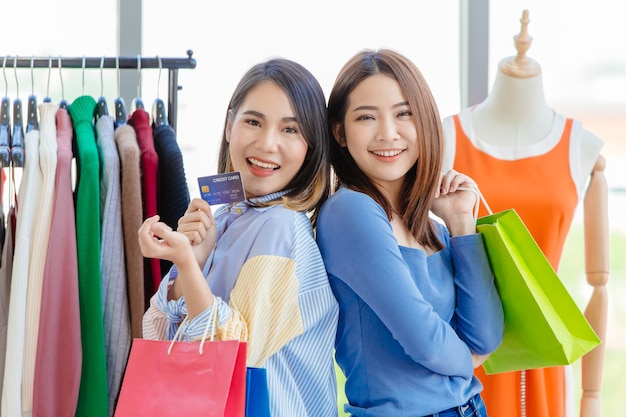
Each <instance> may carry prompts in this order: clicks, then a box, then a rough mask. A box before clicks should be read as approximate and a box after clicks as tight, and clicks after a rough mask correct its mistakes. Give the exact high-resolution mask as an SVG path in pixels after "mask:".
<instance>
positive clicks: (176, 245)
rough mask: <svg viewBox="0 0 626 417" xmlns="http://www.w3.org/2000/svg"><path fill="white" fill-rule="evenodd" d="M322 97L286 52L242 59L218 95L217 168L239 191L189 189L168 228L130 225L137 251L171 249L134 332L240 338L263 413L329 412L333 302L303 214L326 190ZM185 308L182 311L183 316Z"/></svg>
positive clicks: (154, 253)
mask: <svg viewBox="0 0 626 417" xmlns="http://www.w3.org/2000/svg"><path fill="white" fill-rule="evenodd" d="M328 147H329V140H328V130H327V122H326V101H325V97H324V93H323V90H322V88H321V87H320V85H319V83H318V82H317V80H316V79H315V78H314V77H313V75H312V74H311V73H310V72H309V71H308V70H306V69H305V68H304V67H302V66H301V65H299V64H297V63H295V62H293V61H290V60H286V59H272V60H269V61H267V62H263V63H260V64H258V65H255V66H254V67H252V68H251V69H250V70H249V71H248V72H247V73H246V74H245V75H244V77H243V78H242V79H241V81H240V82H239V84H238V85H237V87H236V89H235V92H234V93H233V95H232V98H231V100H230V103H229V105H228V111H227V116H226V120H225V124H224V131H223V136H222V141H221V145H220V152H219V162H218V172H219V173H228V172H238V173H239V174H240V175H241V178H242V180H243V186H244V191H245V200H244V201H241V202H237V203H229V204H226V205H223V206H220V207H219V208H217V210H216V212H215V214H212V211H211V207H210V206H209V203H207V202H206V201H204V200H202V199H194V200H192V201H191V203H190V205H189V208H188V210H187V212H186V213H185V215H184V216H183V217H182V218H181V219H180V220H179V222H178V229H177V230H176V231H174V230H171V229H170V228H169V227H168V226H167V225H166V224H164V223H162V222H160V221H159V218H158V216H155V217H152V218H149V219H147V220H146V221H145V222H144V224H143V225H142V227H141V229H140V230H139V241H140V245H141V249H142V252H143V254H144V256H146V257H153V258H161V259H167V260H169V261H171V262H172V263H173V264H174V266H173V267H172V269H171V270H170V271H169V273H168V274H167V275H166V276H165V277H164V279H163V282H162V283H161V286H160V288H159V290H158V292H157V293H156V294H155V295H154V296H153V297H152V300H151V305H150V308H149V309H148V311H147V312H146V314H145V316H144V333H143V336H144V338H172V337H173V336H174V333H175V331H176V330H177V329H178V327H179V325H181V323H182V326H183V328H182V329H181V332H182V334H183V336H184V340H197V339H200V338H201V337H202V333H203V332H204V329H205V324H206V322H207V320H209V318H210V317H211V314H212V312H213V309H217V311H218V313H217V315H218V323H219V325H218V329H217V330H218V331H217V337H218V339H221V340H227V339H239V340H242V341H246V342H247V348H248V366H251V367H263V368H266V371H267V378H268V385H269V390H270V407H271V415H272V416H273V417H281V416H285V417H293V416H309V417H315V416H319V417H329V416H336V415H337V403H336V398H337V391H336V383H335V374H334V365H333V356H332V355H333V345H334V340H335V332H336V328H337V315H338V306H337V302H336V300H335V298H334V296H333V294H332V290H331V289H330V285H329V283H328V277H327V275H326V271H325V268H324V264H323V262H322V258H321V254H320V252H319V249H318V247H317V244H316V242H315V238H314V234H313V228H312V222H315V220H316V217H317V211H318V208H319V207H320V205H321V204H322V203H323V202H324V201H325V199H326V198H327V197H328V193H329V177H330V163H329V160H330V158H329V153H328ZM186 317H187V318H188V320H186V321H185V322H183V319H185V318H186Z"/></svg>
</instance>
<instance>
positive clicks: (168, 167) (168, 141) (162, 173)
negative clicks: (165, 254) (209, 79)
mask: <svg viewBox="0 0 626 417" xmlns="http://www.w3.org/2000/svg"><path fill="white" fill-rule="evenodd" d="M152 133H153V135H154V148H155V150H156V153H157V154H158V156H159V171H158V173H159V175H158V183H157V196H158V200H157V211H158V213H159V216H160V217H161V221H162V222H164V223H165V224H167V225H168V226H169V227H171V228H172V229H174V230H176V229H177V228H178V219H180V218H181V217H182V216H183V215H184V214H185V211H187V207H188V206H189V201H190V197H189V187H188V185H187V177H186V176H185V165H184V162H183V155H182V152H181V151H180V147H179V146H178V142H177V141H176V133H175V132H174V129H172V127H171V126H170V125H158V126H155V127H154V128H153V131H152ZM171 266H172V263H171V262H170V261H167V260H163V259H162V260H161V271H165V272H167V271H169V269H170V267H171Z"/></svg>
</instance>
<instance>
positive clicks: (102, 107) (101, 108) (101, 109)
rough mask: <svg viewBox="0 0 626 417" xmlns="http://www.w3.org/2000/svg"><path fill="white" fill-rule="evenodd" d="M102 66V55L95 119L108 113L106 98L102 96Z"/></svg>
mask: <svg viewBox="0 0 626 417" xmlns="http://www.w3.org/2000/svg"><path fill="white" fill-rule="evenodd" d="M103 67H104V57H102V58H100V97H98V102H97V105H96V110H95V116H96V120H98V119H100V118H101V117H102V116H107V115H108V114H109V106H108V105H107V100H106V98H104V78H103V76H102V68H103Z"/></svg>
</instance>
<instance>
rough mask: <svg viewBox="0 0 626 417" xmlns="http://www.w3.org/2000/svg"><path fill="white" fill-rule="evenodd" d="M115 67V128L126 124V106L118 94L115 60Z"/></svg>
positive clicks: (118, 65)
mask: <svg viewBox="0 0 626 417" xmlns="http://www.w3.org/2000/svg"><path fill="white" fill-rule="evenodd" d="M115 67H116V68H117V94H118V97H117V98H116V99H115V102H114V104H115V128H116V129H117V128H118V127H120V126H124V125H125V124H126V106H124V99H123V98H122V97H121V96H120V95H119V93H120V59H119V57H116V58H115Z"/></svg>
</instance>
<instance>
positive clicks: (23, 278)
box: [0, 130, 41, 417]
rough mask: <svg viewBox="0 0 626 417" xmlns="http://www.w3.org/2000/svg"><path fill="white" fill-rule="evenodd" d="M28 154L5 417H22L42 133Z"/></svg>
mask: <svg viewBox="0 0 626 417" xmlns="http://www.w3.org/2000/svg"><path fill="white" fill-rule="evenodd" d="M22 150H23V151H24V153H25V154H28V155H29V156H28V161H24V164H23V168H24V169H23V173H22V179H21V182H20V189H19V191H18V196H17V208H16V213H17V214H16V216H17V224H16V226H15V254H14V255H13V270H12V274H11V294H10V303H9V320H8V327H7V346H6V356H5V364H4V383H3V386H2V412H0V415H2V416H3V417H21V415H22V394H21V391H22V390H21V387H22V367H23V365H24V331H25V325H26V293H27V288H28V268H29V264H30V248H31V236H32V231H33V225H34V224H35V223H36V216H37V214H38V211H37V208H38V206H39V193H40V192H41V171H40V169H39V131H38V130H31V131H29V132H27V133H26V135H25V136H24V148H23V149H22Z"/></svg>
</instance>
